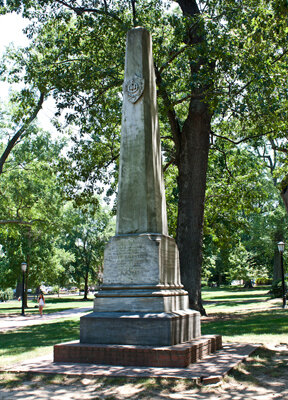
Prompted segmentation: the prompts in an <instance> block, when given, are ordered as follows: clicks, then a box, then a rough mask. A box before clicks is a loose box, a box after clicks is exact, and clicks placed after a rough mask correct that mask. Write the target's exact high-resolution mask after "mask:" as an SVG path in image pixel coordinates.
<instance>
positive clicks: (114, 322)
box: [80, 309, 201, 346]
mask: <svg viewBox="0 0 288 400" xmlns="http://www.w3.org/2000/svg"><path fill="white" fill-rule="evenodd" d="M200 336H201V328H200V314H199V313H198V312H197V311H194V310H189V309H187V310H178V311H177V312H176V311H175V312H170V313H165V312H162V313H128V312H127V313H120V312H103V313H100V312H97V313H95V312H93V313H91V314H88V315H85V316H84V317H81V319H80V342H81V343H83V344H97V343H101V344H124V345H143V346H172V345H175V344H178V343H183V342H187V341H189V340H192V339H195V338H197V337H200Z"/></svg>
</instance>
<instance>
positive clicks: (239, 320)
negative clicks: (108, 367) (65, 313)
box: [0, 288, 288, 367]
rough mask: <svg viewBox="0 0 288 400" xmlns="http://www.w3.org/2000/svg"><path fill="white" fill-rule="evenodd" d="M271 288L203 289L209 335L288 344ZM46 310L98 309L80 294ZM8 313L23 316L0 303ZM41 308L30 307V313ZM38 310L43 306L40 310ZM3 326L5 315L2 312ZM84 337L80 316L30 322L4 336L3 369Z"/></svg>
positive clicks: (287, 313)
mask: <svg viewBox="0 0 288 400" xmlns="http://www.w3.org/2000/svg"><path fill="white" fill-rule="evenodd" d="M267 292H268V289H267V288H264V289H263V288H260V289H258V288H256V289H242V288H220V289H218V288H211V289H210V288H209V289H207V290H203V299H204V306H205V308H206V311H207V313H208V317H203V318H202V325H201V328H202V333H203V334H220V335H222V337H223V341H224V342H246V343H262V344H264V345H270V344H274V345H275V344H276V345H277V344H280V343H288V309H286V310H283V309H282V308H281V304H282V301H281V299H276V300H275V299H274V300H271V299H270V298H269V297H268V295H267ZM46 302H47V307H46V309H45V312H55V311H60V310H64V309H69V308H75V307H90V306H91V307H92V299H91V300H89V301H82V300H81V298H80V299H79V297H78V296H71V297H63V298H57V297H49V296H46ZM32 304H33V303H32ZM0 309H1V311H2V316H3V315H4V314H3V313H5V314H6V315H7V314H10V315H11V313H12V314H13V313H14V314H15V313H17V314H19V312H20V308H19V304H18V303H17V302H7V303H2V304H0ZM35 310H36V309H28V310H27V314H28V313H30V312H31V313H32V312H35ZM36 312H37V310H36ZM0 325H1V316H0ZM77 339H79V317H78V318H74V319H71V320H70V319H69V320H65V321H61V320H60V321H56V322H55V320H54V321H51V323H47V321H46V323H45V324H42V325H36V326H27V327H25V328H21V329H18V330H15V331H7V332H4V333H1V334H0V343H1V347H0V367H1V366H2V367H3V366H5V365H7V364H13V363H15V362H18V361H20V360H24V359H27V358H33V357H36V356H38V355H40V354H43V353H47V352H51V351H52V348H53V345H54V344H56V343H60V342H64V341H70V340H77Z"/></svg>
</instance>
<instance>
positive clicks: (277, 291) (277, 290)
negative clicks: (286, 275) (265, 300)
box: [269, 280, 287, 299]
mask: <svg viewBox="0 0 288 400" xmlns="http://www.w3.org/2000/svg"><path fill="white" fill-rule="evenodd" d="M285 287H286V294H287V282H285ZM269 294H270V295H271V297H272V299H275V298H278V297H282V296H283V291H282V280H278V281H275V282H273V284H272V286H271V289H270V290H269Z"/></svg>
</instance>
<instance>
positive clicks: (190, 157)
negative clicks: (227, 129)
mask: <svg viewBox="0 0 288 400" xmlns="http://www.w3.org/2000/svg"><path fill="white" fill-rule="evenodd" d="M210 122H211V115H210V113H209V110H208V107H207V105H206V104H205V103H204V102H203V101H201V99H193V100H192V101H191V103H190V110H189V116H188V118H187V120H186V121H185V124H184V126H183V130H182V133H181V143H180V157H179V165H178V168H179V175H178V187H179V205H178V226H177V244H178V248H179V255H180V266H181V280H182V283H183V285H184V287H185V289H186V290H187V291H188V293H189V302H190V307H191V308H193V309H195V310H198V311H200V312H201V314H204V315H205V310H204V308H203V306H202V300H201V268H202V236H203V218H204V200H205V190H206V178H207V166H208V153H209V134H210Z"/></svg>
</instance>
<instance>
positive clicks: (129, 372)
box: [5, 343, 258, 383]
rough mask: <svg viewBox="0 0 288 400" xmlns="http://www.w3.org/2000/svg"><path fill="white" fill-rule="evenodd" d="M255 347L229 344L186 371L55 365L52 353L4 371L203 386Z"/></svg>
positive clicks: (214, 379) (216, 378) (181, 369)
mask: <svg viewBox="0 0 288 400" xmlns="http://www.w3.org/2000/svg"><path fill="white" fill-rule="evenodd" d="M257 348H258V346H257V345H251V344H239V343H230V344H224V345H223V349H222V350H219V351H217V352H216V353H214V354H213V355H210V356H207V357H205V358H204V359H202V360H201V361H199V362H197V363H195V364H190V365H189V366H188V367H187V368H163V367H161V368H159V367H158V368H157V367H125V366H115V365H113V366H109V365H95V364H78V363H77V364H76V363H54V362H53V354H52V353H51V354H50V355H49V356H46V357H38V358H35V359H33V360H28V361H26V362H23V363H21V364H17V365H14V366H10V367H7V368H5V371H9V372H32V373H41V374H64V375H69V376H82V377H100V376H103V377H138V378H140V377H154V378H160V377H161V378H177V379H179V378H183V379H189V380H195V381H197V382H203V383H216V382H219V381H220V380H221V379H222V378H223V377H224V376H225V375H226V374H227V373H228V372H229V371H230V370H231V369H232V368H234V367H235V366H236V365H237V364H239V363H240V362H242V361H243V360H244V359H246V358H247V357H248V356H249V355H250V354H251V353H253V352H254V351H255V350H256V349H257Z"/></svg>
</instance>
